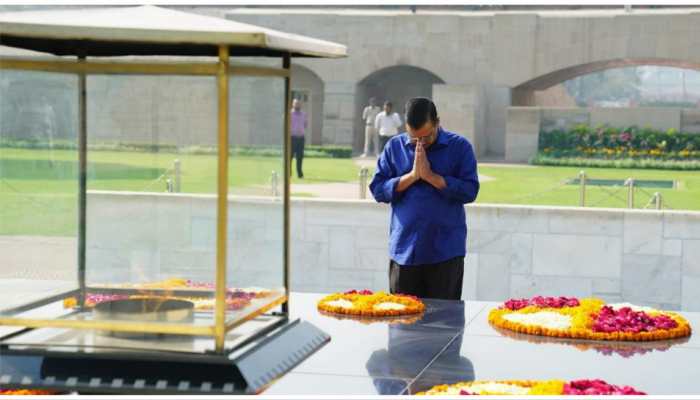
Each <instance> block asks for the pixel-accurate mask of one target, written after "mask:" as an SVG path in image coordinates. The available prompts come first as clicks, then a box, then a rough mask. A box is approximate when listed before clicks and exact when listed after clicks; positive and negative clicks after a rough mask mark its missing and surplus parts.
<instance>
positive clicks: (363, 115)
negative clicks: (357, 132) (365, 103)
mask: <svg viewBox="0 0 700 400" xmlns="http://www.w3.org/2000/svg"><path fill="white" fill-rule="evenodd" d="M368 111H369V107H365V109H364V110H362V120H363V121H367V112H368Z"/></svg>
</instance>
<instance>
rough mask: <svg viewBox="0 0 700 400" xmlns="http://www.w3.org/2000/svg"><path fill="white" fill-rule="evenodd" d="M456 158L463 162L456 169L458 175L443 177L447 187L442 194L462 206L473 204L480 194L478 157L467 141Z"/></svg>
mask: <svg viewBox="0 0 700 400" xmlns="http://www.w3.org/2000/svg"><path fill="white" fill-rule="evenodd" d="M455 157H457V158H458V159H459V160H461V161H460V162H459V165H458V166H457V168H456V169H455V171H456V174H455V175H454V176H452V175H446V176H443V179H445V183H447V186H446V187H445V188H444V189H442V191H441V193H442V194H443V195H444V196H447V197H448V198H449V199H451V200H454V201H457V202H460V203H462V204H467V203H472V202H474V200H476V196H477V195H478V194H479V187H480V185H479V175H478V173H477V167H476V157H475V156H474V150H473V148H472V146H471V144H470V143H469V142H467V141H466V140H465V141H464V145H463V146H461V149H460V150H459V154H456V155H455Z"/></svg>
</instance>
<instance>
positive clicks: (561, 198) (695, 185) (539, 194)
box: [0, 148, 700, 235]
mask: <svg viewBox="0 0 700 400" xmlns="http://www.w3.org/2000/svg"><path fill="white" fill-rule="evenodd" d="M176 158H178V159H179V160H180V161H181V166H182V191H183V192H189V193H215V192H216V171H217V166H216V157H215V156H212V155H189V154H188V155H176V154H172V153H139V152H133V153H129V152H111V151H94V152H91V153H90V159H89V164H88V189H93V190H124V191H154V192H164V191H165V178H163V179H160V180H158V178H159V177H161V176H163V174H166V177H167V176H171V175H170V174H168V170H169V169H170V168H171V167H172V165H173V161H174V160H175V159H176ZM49 159H52V161H49ZM282 169H283V168H282V163H281V162H280V161H279V160H278V159H276V158H271V157H252V156H235V157H232V158H231V163H230V165H229V177H230V182H231V193H232V194H267V193H269V190H270V177H271V173H272V171H277V172H278V174H279V175H280V177H279V178H280V179H281V174H282ZM580 170H581V168H572V167H552V166H489V165H481V166H480V167H479V173H480V174H482V175H485V176H488V177H491V178H494V180H492V181H484V182H482V187H481V191H480V193H479V198H478V200H477V202H479V203H511V204H539V205H558V206H577V205H578V201H579V187H578V186H576V185H565V184H564V182H565V181H566V180H567V179H572V178H576V177H577V176H578V172H579V171H580ZM584 170H585V171H586V174H587V176H588V178H590V179H596V178H597V179H626V178H628V177H633V178H635V179H650V180H652V179H653V180H676V181H677V182H678V185H677V188H675V189H655V188H643V189H640V190H637V192H636V196H635V206H636V207H637V208H642V207H644V206H645V205H646V204H647V203H648V201H649V199H650V195H651V194H652V193H653V192H656V191H658V192H660V193H661V194H662V196H663V199H664V203H665V204H666V205H667V206H669V207H670V208H672V209H687V210H700V173H699V172H698V171H664V170H650V169H611V168H585V169H584ZM358 171H359V167H358V166H357V165H355V163H354V162H353V161H352V160H350V159H330V158H308V159H306V160H305V161H304V174H305V179H303V180H300V179H297V178H296V172H294V177H293V179H292V182H293V183H298V184H319V183H330V182H356V181H357V179H358V178H357V174H358ZM370 173H373V171H372V170H370ZM76 177H77V158H76V154H75V152H73V151H66V150H62V151H54V152H53V154H50V153H49V152H48V151H47V150H25V149H7V148H0V178H1V179H0V234H41V235H70V234H74V233H75V229H76V228H75V226H76V224H75V220H76V218H75V212H76V204H77V196H76V192H77V178H76ZM611 193H613V194H614V196H610V194H611ZM292 195H298V196H301V197H309V196H311V195H310V193H309V192H306V191H304V190H303V189H301V190H299V193H292ZM626 199H627V188H626V187H622V188H615V187H602V188H601V187H595V186H588V190H587V193H586V205H587V206H597V207H616V208H622V207H626Z"/></svg>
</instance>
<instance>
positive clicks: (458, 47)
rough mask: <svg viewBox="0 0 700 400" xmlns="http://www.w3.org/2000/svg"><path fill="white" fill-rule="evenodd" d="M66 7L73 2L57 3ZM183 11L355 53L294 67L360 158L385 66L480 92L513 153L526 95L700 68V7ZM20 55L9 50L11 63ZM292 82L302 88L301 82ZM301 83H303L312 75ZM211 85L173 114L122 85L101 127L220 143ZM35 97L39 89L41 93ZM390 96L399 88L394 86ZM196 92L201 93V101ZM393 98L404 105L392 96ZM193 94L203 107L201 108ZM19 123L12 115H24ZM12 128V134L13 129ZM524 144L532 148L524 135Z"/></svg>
mask: <svg viewBox="0 0 700 400" xmlns="http://www.w3.org/2000/svg"><path fill="white" fill-rule="evenodd" d="M5 7H9V6H5ZM13 7H14V6H13ZM57 7H67V6H52V8H57ZM172 8H175V9H180V10H183V11H187V12H192V13H199V14H204V15H209V16H217V17H221V18H228V19H231V20H235V21H239V22H244V23H252V24H258V25H261V26H264V27H268V28H273V29H279V30H282V31H285V32H289V33H294V34H302V35H308V36H312V37H317V38H320V39H325V40H331V41H335V42H338V43H342V44H345V45H347V46H348V49H349V50H348V57H347V58H342V59H332V60H319V59H302V58H299V59H295V60H294V64H296V65H297V66H300V67H304V68H307V69H308V70H309V71H311V72H312V73H313V74H314V75H315V76H316V77H318V79H319V80H320V81H321V83H322V84H323V89H322V90H323V92H324V93H323V99H322V100H321V99H320V96H314V99H317V100H318V101H322V106H321V105H315V106H314V107H313V110H314V121H313V122H312V125H313V129H314V133H313V135H312V142H313V143H319V141H320V142H321V143H322V144H338V145H354V146H355V149H356V150H359V148H360V147H359V144H360V143H361V142H362V139H361V137H359V136H362V134H363V132H362V125H361V124H362V121H361V120H360V118H359V115H358V110H361V109H362V108H361V104H363V103H365V102H366V101H367V99H366V98H360V97H363V90H362V88H361V87H362V86H363V82H364V81H365V79H367V78H368V77H370V76H372V75H373V74H374V73H377V72H378V71H382V70H387V69H393V68H399V69H398V70H396V71H400V69H402V68H409V67H410V68H416V69H419V70H421V71H424V72H425V73H426V74H427V75H430V76H434V77H436V78H438V79H437V80H431V81H430V82H428V83H434V82H438V81H439V82H444V83H445V84H447V85H469V86H472V87H479V88H480V93H481V94H480V96H482V98H483V101H482V104H484V107H483V108H482V114H484V115H485V117H481V116H480V117H479V118H483V121H482V122H481V123H479V124H477V125H476V126H475V128H474V129H476V130H478V131H476V132H474V133H472V132H464V134H465V135H472V136H474V137H475V138H477V139H478V140H475V141H474V142H473V144H474V146H475V148H477V149H482V150H479V152H480V153H482V154H484V153H491V154H496V155H502V154H504V153H505V152H507V147H508V145H507V143H506V142H507V140H506V136H505V132H506V130H505V125H506V122H505V118H506V113H507V111H506V109H507V107H508V106H509V105H511V104H514V105H528V104H529V103H527V102H526V101H525V102H524V101H522V100H519V98H520V97H523V96H524V97H526V98H528V97H533V96H529V95H528V94H532V93H534V91H537V90H543V89H545V88H547V87H550V86H552V85H556V84H558V83H560V82H563V81H565V80H566V79H570V78H573V77H576V76H580V75H583V74H586V73H590V72H595V71H598V70H602V69H605V68H613V67H622V66H628V65H648V64H653V65H667V66H673V67H683V68H698V65H700V46H698V42H697V39H696V38H697V37H700V35H699V34H698V33H699V32H700V28H699V27H700V12H699V11H698V10H697V9H675V10H663V11H657V10H635V12H634V13H626V12H625V11H624V10H623V9H622V8H619V9H614V10H613V9H611V10H595V11H593V10H581V11H571V10H554V11H542V10H535V9H533V10H525V11H512V12H462V11H460V12H457V11H452V10H449V11H437V10H431V11H427V10H426V11H424V10H421V9H420V8H419V10H418V12H416V13H412V12H410V11H409V10H407V9H403V10H376V9H375V10H372V9H352V8H348V9H343V8H336V9H318V8H316V9H314V8H281V9H271V8H265V7H263V8H233V7H207V6H173V7H172ZM0 10H1V9H0ZM16 53H17V52H16V51H14V50H12V49H8V48H3V47H0V54H2V55H8V54H16ZM297 75H299V74H297ZM292 78H293V79H292V84H293V85H294V78H295V76H293V77H292ZM296 78H297V79H299V81H300V83H303V82H302V80H303V79H304V78H303V77H301V76H296ZM410 80H411V81H413V83H415V81H416V80H419V81H421V82H420V83H421V84H422V83H425V82H427V81H428V79H426V78H423V79H413V78H412V79H410ZM2 85H3V83H2V82H0V89H6V87H5V86H2ZM29 86H31V84H30V85H29ZM210 87H213V85H212V86H210ZM210 87H204V86H197V85H194V84H192V85H185V88H182V87H177V88H173V92H174V94H173V95H171V96H168V95H166V96H163V97H170V98H178V97H183V99H181V100H178V101H175V100H173V103H176V104H173V105H172V107H171V108H172V111H171V110H168V107H161V108H159V109H158V110H155V111H154V108H156V107H158V106H159V105H162V104H160V103H161V102H160V100H159V99H161V98H162V97H158V96H155V95H154V94H152V92H153V91H152V89H151V88H150V87H149V86H145V87H142V88H140V87H129V86H128V85H125V86H123V87H119V86H118V85H111V86H110V87H109V90H110V93H112V95H111V96H110V97H109V102H105V103H102V104H100V105H99V106H100V107H102V109H103V110H105V112H107V111H108V110H110V112H109V113H108V115H107V116H106V117H104V118H101V119H99V125H98V126H99V128H100V129H103V130H104V131H105V132H106V133H105V134H119V135H124V136H128V135H135V133H131V132H136V131H139V130H148V131H149V132H157V133H151V134H152V135H158V137H159V138H162V139H165V138H168V137H169V135H170V136H173V137H174V138H175V139H177V140H184V139H183V138H187V137H192V136H188V135H192V134H193V133H192V132H195V133H194V134H195V135H199V134H200V132H206V135H207V137H211V135H210V134H209V132H210V131H211V127H210V126H209V125H205V124H206V122H205V121H208V119H207V118H206V115H207V114H209V113H211V102H210V100H209V99H211V98H212V95H210V94H208V93H206V92H209V91H210V90H211V89H210ZM399 87H402V86H399ZM296 88H301V87H296ZM34 90H35V91H37V87H36V85H35V86H34ZM381 90H382V91H385V92H391V91H392V90H393V91H396V90H395V89H392V88H381ZM511 90H512V95H511ZM190 91H191V92H192V94H193V96H190ZM37 92H38V91H37ZM242 92H244V90H243V91H241V93H242ZM183 93H184V94H183ZM406 93H407V92H406ZM406 93H403V94H406ZM399 94H401V93H399ZM403 94H402V95H403ZM415 94H421V93H414V95H415ZM386 95H387V96H388V97H392V94H391V93H386ZM122 96H129V99H130V103H131V104H129V105H124V104H111V103H120V102H121V100H122V99H123V98H124V97H122ZM75 98H76V96H73V98H72V99H68V100H63V99H60V98H59V99H54V100H52V102H53V103H58V102H61V101H63V102H66V103H68V104H67V105H64V106H61V107H62V110H60V112H68V111H70V110H75V109H77V108H76V106H75ZM193 98H194V99H196V101H190V100H191V99H193ZM511 99H512V100H513V101H512V102H511ZM0 100H1V99H0ZM240 106H241V107H240V108H239V110H241V113H242V114H241V115H239V116H240V117H242V119H243V120H244V121H245V120H246V119H249V117H248V116H245V115H243V114H244V113H251V112H253V111H251V110H257V109H270V108H277V106H276V105H274V104H273V105H270V104H268V103H266V102H265V101H264V100H263V99H262V98H260V99H257V100H255V101H251V102H249V104H241V105H240ZM5 108H6V109H7V107H5ZM183 108H184V109H186V110H187V115H186V116H185V115H184V113H182V112H179V111H177V110H182V109H183ZM397 108H400V107H397ZM321 109H322V112H321V111H320V110H321ZM150 112H156V113H157V114H158V116H156V117H151V116H149V114H148V113H150ZM120 113H128V114H129V115H131V116H133V117H134V118H133V120H132V121H131V122H130V123H129V124H127V123H123V122H122V123H120V124H117V123H116V122H118V121H114V120H110V119H109V118H110V117H111V116H113V115H114V116H117V115H123V114H120ZM7 115H9V116H10V118H12V115H13V114H12V113H7ZM268 115H269V114H268ZM2 117H3V116H2V115H0V118H2ZM263 118H265V116H263ZM183 119H184V120H183ZM239 119H241V118H239ZM688 119H689V120H690V121H695V122H692V124H693V125H695V126H697V120H698V118H697V116H692V115H688ZM181 121H182V123H181ZM195 122H196V123H197V124H199V125H196V126H197V128H198V129H191V127H192V126H193V124H194V123H195ZM59 124H60V126H59V130H60V131H61V132H74V125H75V123H74V122H71V121H68V120H67V119H63V120H61V121H59ZM3 126H7V123H5V122H4V121H3ZM127 126H128V128H129V129H127ZM446 127H447V128H450V127H449V126H447V125H446ZM112 128H114V129H112ZM122 128H123V130H122V131H120V132H117V133H113V132H114V130H115V129H117V130H118V129H122ZM319 129H320V132H319ZM451 129H453V130H457V129H455V128H451ZM214 131H215V129H214ZM68 134H69V133H61V134H60V135H68ZM263 135H264V133H263ZM136 137H137V138H140V137H142V136H141V135H138V136H136ZM260 137H262V136H261V135H260V134H259V132H256V133H255V134H250V135H247V136H246V135H243V136H241V137H240V139H237V140H240V143H241V144H248V143H249V141H250V140H253V139H255V140H257V139H258V138H260ZM251 138H252V139H251ZM263 139H264V138H263ZM519 139H521V142H522V140H523V139H524V138H523V137H520V138H519ZM192 141H194V140H192ZM262 142H263V143H264V142H265V140H262ZM188 144H189V143H188ZM253 144H254V142H253ZM515 146H516V147H518V146H519V145H518V144H516V145H515ZM511 147H512V145H511Z"/></svg>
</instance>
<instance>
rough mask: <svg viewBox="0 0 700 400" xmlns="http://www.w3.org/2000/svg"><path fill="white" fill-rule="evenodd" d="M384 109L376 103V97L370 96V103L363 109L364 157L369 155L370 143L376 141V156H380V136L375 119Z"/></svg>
mask: <svg viewBox="0 0 700 400" xmlns="http://www.w3.org/2000/svg"><path fill="white" fill-rule="evenodd" d="M380 111H382V109H381V108H379V106H378V105H377V104H376V100H375V99H374V97H370V98H369V105H368V106H367V107H365V109H364V110H362V122H364V123H365V151H364V152H363V153H362V157H367V156H368V155H369V144H370V142H372V143H374V156H375V157H379V136H377V129H376V128H375V127H374V121H375V120H376V119H377V114H379V112H380Z"/></svg>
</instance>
